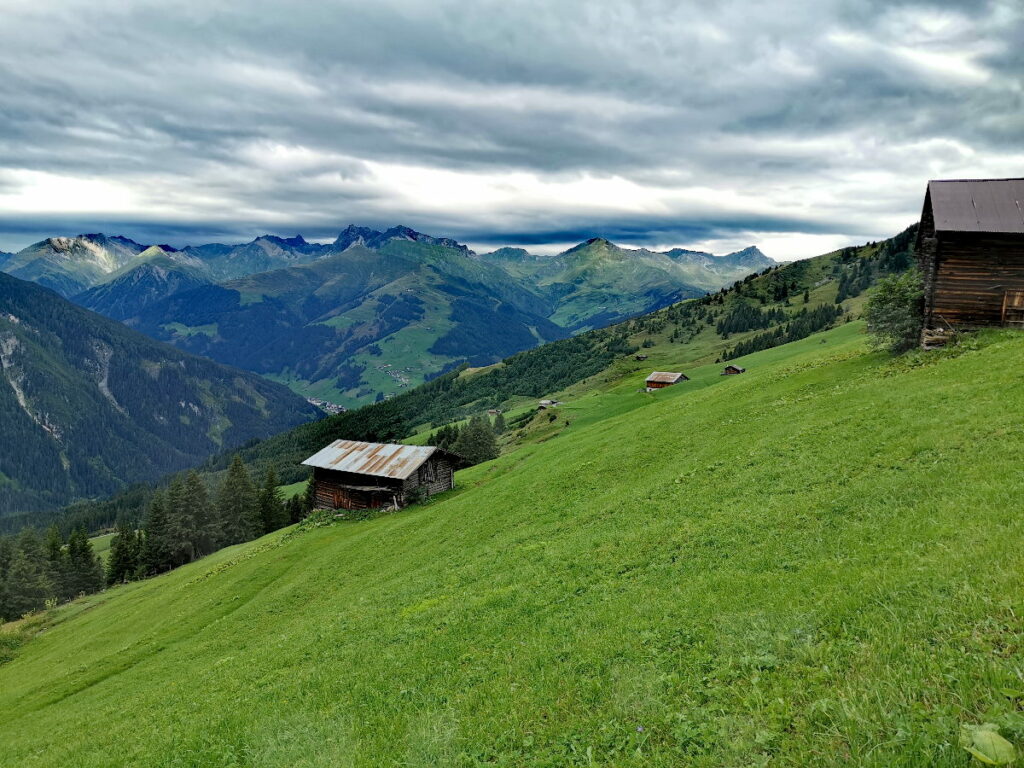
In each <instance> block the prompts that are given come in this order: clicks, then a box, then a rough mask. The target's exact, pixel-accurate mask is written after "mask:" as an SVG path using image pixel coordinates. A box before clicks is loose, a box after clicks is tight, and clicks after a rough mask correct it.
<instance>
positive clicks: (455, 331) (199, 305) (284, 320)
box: [128, 239, 567, 405]
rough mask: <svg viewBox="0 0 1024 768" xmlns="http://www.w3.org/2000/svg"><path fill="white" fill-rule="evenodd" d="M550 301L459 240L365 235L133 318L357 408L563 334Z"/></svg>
mask: <svg viewBox="0 0 1024 768" xmlns="http://www.w3.org/2000/svg"><path fill="white" fill-rule="evenodd" d="M550 309H551V308H550V305H549V304H548V302H547V301H546V300H545V299H544V298H542V297H540V296H538V295H537V294H536V293H534V292H533V291H531V290H529V289H527V288H525V287H524V286H522V285H521V284H520V283H519V282H517V281H515V280H513V279H512V278H511V277H510V276H509V275H508V274H506V273H505V272H504V271H502V270H501V269H499V268H498V267H495V266H493V265H490V264H486V263H484V262H481V261H479V260H477V259H474V258H470V257H469V256H467V255H466V254H465V253H463V252H461V251H460V250H458V249H456V248H452V247H449V246H446V245H436V244H432V243H428V242H421V241H414V240H405V239H394V240H389V241H387V242H385V243H383V244H381V245H380V246H379V248H378V249H377V250H370V249H369V248H367V247H366V246H364V245H360V244H358V243H356V244H351V245H349V246H348V247H347V249H346V250H345V251H343V252H342V253H339V254H336V255H333V256H330V257H327V258H324V259H320V260H318V261H316V262H314V263H312V264H309V265H304V266H298V267H292V268H289V269H284V270H278V271H276V272H267V273H262V274H257V275H251V276H249V277H245V278H240V279H238V280H233V281H229V282H226V283H222V284H220V285H215V286H214V285H211V286H205V287H200V288H197V289H195V290H191V291H183V292H179V293H175V294H174V295H172V296H170V297H169V298H167V299H166V300H164V301H162V302H157V303H156V304H153V305H150V306H148V307H146V308H145V309H143V310H142V311H141V312H140V313H139V315H138V316H136V317H133V318H130V319H129V320H128V322H129V323H130V324H131V325H132V326H134V327H136V328H138V329H139V330H141V331H143V332H145V333H146V334H148V335H150V336H153V337H155V338H160V339H165V340H167V341H170V342H172V343H174V344H175V345H177V346H179V347H182V348H184V349H187V350H189V351H191V352H195V353H197V354H202V355H206V356H209V357H212V358H214V359H216V360H220V361H222V362H225V363H229V364H232V365H238V366H240V367H244V368H247V369H249V370H252V371H256V372H258V373H262V374H265V375H269V376H272V377H274V378H277V379H279V380H281V381H286V382H288V383H290V384H292V385H294V386H295V387H296V389H298V390H300V391H303V392H306V393H308V394H310V395H316V396H324V397H326V398H327V399H329V400H332V401H334V402H342V403H344V404H348V405H352V404H358V403H361V402H372V401H373V400H374V399H375V398H376V399H381V398H382V397H383V395H382V393H383V392H386V391H391V392H397V391H401V389H403V388H407V387H408V386H410V385H414V384H418V383H420V382H422V381H424V380H425V379H427V378H429V377H431V376H432V375H436V374H437V373H438V372H440V371H442V370H444V369H445V368H446V367H448V368H450V367H453V366H454V365H457V364H459V363H461V362H463V361H467V360H468V361H470V362H472V363H474V364H478V365H479V364H484V365H486V364H488V363H492V362H495V361H496V360H498V359H501V358H502V357H505V356H507V355H510V354H513V353H515V352H518V351H519V350H521V349H525V348H528V347H533V346H536V345H537V344H539V343H542V342H544V341H551V340H553V339H558V338H562V337H564V336H566V335H567V331H565V330H564V329H562V328H561V327H559V326H557V325H555V324H553V323H551V322H550V321H548V320H547V319H546V316H547V315H548V314H550Z"/></svg>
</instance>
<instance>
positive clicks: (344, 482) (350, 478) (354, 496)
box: [313, 467, 402, 509]
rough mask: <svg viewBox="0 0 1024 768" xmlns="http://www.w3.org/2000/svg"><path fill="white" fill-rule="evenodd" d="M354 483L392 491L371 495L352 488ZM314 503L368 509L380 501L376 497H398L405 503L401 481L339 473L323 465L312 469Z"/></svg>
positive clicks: (387, 500)
mask: <svg viewBox="0 0 1024 768" xmlns="http://www.w3.org/2000/svg"><path fill="white" fill-rule="evenodd" d="M351 486H380V487H385V488H388V489H389V491H390V493H380V494H371V493H368V492H365V491H353V490H352V488H351ZM313 489H314V490H313V506H314V507H316V508H317V509H367V508H369V507H371V506H374V505H375V504H377V500H375V499H374V498H373V496H375V495H376V496H378V497H382V499H380V500H383V501H384V502H386V503H391V501H392V497H397V499H398V502H399V504H401V503H402V481H401V480H392V479H390V478H387V477H372V476H367V475H358V474H355V473H352V472H336V471H333V470H330V469H323V468H321V467H314V468H313Z"/></svg>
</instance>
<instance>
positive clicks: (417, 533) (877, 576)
mask: <svg viewBox="0 0 1024 768" xmlns="http://www.w3.org/2000/svg"><path fill="white" fill-rule="evenodd" d="M860 331H861V327H860V324H859V323H850V324H845V325H843V326H842V327H841V328H839V329H836V330H833V331H829V332H827V333H825V334H823V335H820V336H817V337H811V338H807V339H804V340H802V341H798V342H795V343H792V344H789V345H785V346H782V347H777V348H774V349H770V350H766V351H762V352H758V353H754V354H753V355H751V356H749V357H748V358H747V359H746V365H747V368H748V372H747V373H746V374H744V375H743V376H737V377H719V376H717V370H716V369H715V368H713V367H710V366H709V367H708V368H701V369H693V370H692V371H691V372H692V373H693V374H694V378H693V382H694V383H702V384H701V386H697V387H692V388H688V384H689V383H687V384H683V385H678V386H675V387H672V388H670V389H667V390H662V391H660V392H658V393H656V394H653V395H648V394H645V393H642V392H638V391H637V386H638V385H639V384H640V382H641V381H642V379H643V375H644V373H645V371H636V372H634V373H633V374H629V375H628V376H626V377H625V378H624V379H622V380H621V382H620V384H619V385H617V386H616V387H614V388H613V389H611V390H608V391H606V392H605V393H603V394H595V395H593V396H591V397H588V398H581V399H580V400H579V401H577V402H569V403H567V404H566V406H564V408H565V409H566V411H565V413H564V415H563V416H559V420H560V421H561V420H562V419H563V418H564V422H562V424H561V427H560V429H559V430H558V431H557V433H554V434H552V435H551V436H550V437H549V439H546V440H545V441H543V442H538V443H534V444H531V445H529V446H526V447H525V448H523V449H521V450H519V451H516V452H513V453H510V454H508V455H507V456H504V457H502V458H500V459H498V460H496V461H493V462H489V463H487V464H483V465H480V466H478V467H476V468H473V469H471V470H467V471H463V472H460V473H459V475H458V477H457V488H458V490H456V491H455V492H454V493H452V494H451V495H449V496H448V497H446V498H442V499H440V500H438V501H435V502H434V503H432V504H430V505H427V506H421V507H414V508H410V509H408V510H405V511H403V512H400V513H396V514H393V515H390V516H386V517H382V518H379V519H376V520H371V521H363V522H346V523H338V524H335V525H332V526H328V527H320V528H315V527H311V528H308V529H305V530H303V531H300V532H297V533H290V532H283V533H278V534H272V535H271V536H269V537H267V538H265V539H262V540H259V541H257V542H253V543H250V544H248V545H243V546H240V547H236V548H232V549H227V550H224V551H222V552H220V553H218V554H216V555H213V556H211V557H210V558H207V559H205V560H202V561H199V562H197V563H193V564H192V565H189V566H186V567H184V568H182V569H180V570H178V571H176V572H173V573H171V574H168V575H165V576H162V577H158V578H155V579H152V580H149V581H146V582H142V583H136V584H133V585H130V586H127V587H119V588H115V589H112V590H109V591H108V592H106V593H104V594H101V595H97V596H93V597H90V598H86V599H85V600H83V601H80V602H78V603H75V604H73V605H71V606H68V607H66V608H62V609H58V610H57V611H56V612H54V613H53V614H52V615H51V616H50V617H49V618H48V619H46V620H45V623H44V626H45V627H47V629H46V631H45V632H42V633H38V634H35V635H34V636H33V637H31V639H28V640H27V641H26V642H25V644H24V645H22V646H21V647H20V648H18V649H16V650H15V651H14V654H15V657H14V659H13V660H12V661H9V662H7V663H6V664H4V665H2V666H0V742H2V743H3V744H4V749H5V752H4V758H5V759H6V760H8V761H9V762H10V763H11V764H12V765H19V766H25V767H26V768H31V767H32V766H44V765H45V766H49V765H76V766H81V767H82V768H88V767H89V766H105V765H110V764H120V765H128V764H130V765H136V766H157V765H166V764H167V761H168V756H169V755H176V756H182V759H185V760H186V761H187V760H189V759H192V758H186V757H184V756H194V759H192V761H193V762H200V761H202V760H210V759H214V760H217V761H221V762H231V761H235V762H245V763H249V764H258V765H262V766H293V765H298V764H301V765H306V766H321V765H322V766H335V765H352V766H377V765H393V764H403V763H416V762H418V761H420V762H430V763H433V764H442V765H481V764H490V765H506V766H564V765H606V766H612V765H614V766H645V767H648V766H678V765H692V766H709V767H710V766H721V765H764V764H769V765H780V766H804V765H807V764H809V763H813V764H814V765H821V766H833V765H834V766H841V765H842V766H846V765H858V766H878V767H879V768H881V767H882V766H884V767H885V768H892V767H893V766H906V767H910V766H920V765H930V766H940V767H943V768H951V767H952V766H958V767H959V766H965V765H967V762H968V760H969V757H968V755H967V753H966V752H964V751H963V750H962V749H961V748H960V747H959V746H958V745H957V739H958V736H959V732H960V728H961V726H962V725H968V726H970V725H974V724H979V723H982V722H992V723H995V724H996V725H997V726H998V727H999V728H1000V729H1001V731H1002V733H1003V735H1004V736H1006V737H1007V738H1009V739H1010V740H1011V741H1014V742H1016V743H1018V744H1020V743H1021V742H1022V741H1024V726H1022V723H1021V719H1020V715H1019V712H1018V707H1017V698H1016V697H1017V692H1018V689H1019V688H1020V681H1019V669H1018V667H1019V664H1018V660H1017V654H1016V653H1015V652H1014V650H1013V649H1014V648H1015V647H1016V645H1017V644H1018V643H1019V641H1020V637H1021V636H1022V635H1024V624H1022V619H1021V616H1024V578H1022V575H1021V574H1024V554H1022V553H1024V522H1022V519H1021V517H1020V516H1019V515H1016V514H1014V513H1012V510H1013V509H1015V507H1016V506H1017V501H1018V500H1019V498H1020V497H1021V495H1022V493H1024V481H1022V477H1021V473H1020V472H1019V470H1018V466H1017V462H1016V458H1015V457H1016V456H1017V455H1018V454H1019V453H1020V451H1019V450H1018V449H1024V433H1022V432H1021V430H1020V429H1019V424H1018V423H1017V421H1018V420H1017V414H1018V413H1019V412H1020V411H1021V409H1024V391H1022V390H1021V388H1020V387H1019V386H1016V381H1017V378H1018V372H1017V371H1016V369H1015V368H1014V367H1013V366H1008V365H1006V364H1005V361H1006V360H1008V359H1019V358H1020V357H1021V355H1024V336H1022V335H1020V334H1017V333H1005V332H1004V333H989V334H986V335H984V336H983V337H982V338H980V339H978V340H976V341H974V342H972V343H970V344H968V345H966V346H962V347H959V348H953V349H949V350H947V351H945V352H940V353H929V354H915V355H912V356H910V357H908V358H904V359H898V360H893V359H891V358H888V357H886V356H884V355H882V354H869V353H867V352H866V351H865V348H864V341H863V337H862V336H861V334H860ZM705 374H706V375H705ZM567 422H571V423H567ZM950 435H955V436H956V439H955V441H954V443H950ZM965 510H970V513H969V514H965ZM214 630H215V631H214ZM139 733H145V734H146V737H145V738H138V737H137V736H138V734H139ZM213 756H216V757H213ZM240 756H244V757H240Z"/></svg>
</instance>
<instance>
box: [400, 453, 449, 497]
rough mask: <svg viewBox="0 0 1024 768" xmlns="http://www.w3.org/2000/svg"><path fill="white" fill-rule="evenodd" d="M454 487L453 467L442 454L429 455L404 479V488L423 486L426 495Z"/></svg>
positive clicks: (409, 489)
mask: <svg viewBox="0 0 1024 768" xmlns="http://www.w3.org/2000/svg"><path fill="white" fill-rule="evenodd" d="M454 487H455V467H453V466H452V463H451V462H450V461H449V460H448V459H446V458H444V457H443V456H431V457H430V458H429V459H427V460H426V461H425V462H423V465H422V466H421V467H420V468H419V469H417V470H416V471H415V472H413V473H412V475H411V476H410V477H408V478H406V480H405V485H404V490H405V491H406V492H408V491H411V490H412V489H414V488H423V489H424V490H425V491H426V493H427V494H428V495H431V496H433V495H434V494H435V493H444V492H445V491H450V490H451V489H452V488H454Z"/></svg>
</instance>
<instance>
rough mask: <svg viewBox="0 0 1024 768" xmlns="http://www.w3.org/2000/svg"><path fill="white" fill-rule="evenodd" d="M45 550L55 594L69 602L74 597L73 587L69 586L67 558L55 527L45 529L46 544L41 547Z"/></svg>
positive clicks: (61, 538) (61, 539)
mask: <svg viewBox="0 0 1024 768" xmlns="http://www.w3.org/2000/svg"><path fill="white" fill-rule="evenodd" d="M43 546H44V547H45V549H46V560H47V563H48V565H49V569H50V578H51V579H53V585H54V587H55V588H56V590H57V594H58V595H59V596H60V598H61V599H62V600H69V599H70V598H71V597H72V596H74V595H75V591H74V589H73V586H72V585H71V584H69V583H68V582H69V573H68V558H67V552H65V550H64V538H63V537H62V536H61V535H60V531H59V530H58V529H57V526H56V525H51V526H50V527H49V528H47V529H46V542H45V544H44V545H43Z"/></svg>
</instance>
